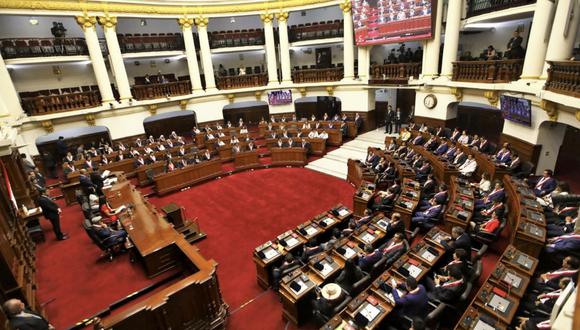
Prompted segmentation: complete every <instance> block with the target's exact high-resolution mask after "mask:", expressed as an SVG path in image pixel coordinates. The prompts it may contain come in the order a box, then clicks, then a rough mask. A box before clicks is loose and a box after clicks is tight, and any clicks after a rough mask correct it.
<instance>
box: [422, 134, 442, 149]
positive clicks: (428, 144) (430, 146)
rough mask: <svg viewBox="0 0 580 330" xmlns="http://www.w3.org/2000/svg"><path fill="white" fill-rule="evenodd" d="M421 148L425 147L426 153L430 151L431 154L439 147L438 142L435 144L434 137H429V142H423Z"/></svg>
mask: <svg viewBox="0 0 580 330" xmlns="http://www.w3.org/2000/svg"><path fill="white" fill-rule="evenodd" d="M423 147H425V149H427V150H428V151H431V152H433V151H435V149H437V147H439V142H437V139H436V138H435V135H431V137H430V138H429V140H427V142H425V144H423Z"/></svg>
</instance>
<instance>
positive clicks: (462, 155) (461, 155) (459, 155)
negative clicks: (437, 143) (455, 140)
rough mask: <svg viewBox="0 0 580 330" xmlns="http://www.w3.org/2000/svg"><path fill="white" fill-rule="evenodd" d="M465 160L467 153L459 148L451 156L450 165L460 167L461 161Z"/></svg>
mask: <svg viewBox="0 0 580 330" xmlns="http://www.w3.org/2000/svg"><path fill="white" fill-rule="evenodd" d="M466 160H467V155H466V154H465V152H463V150H461V149H458V153H457V154H456V155H455V157H454V158H453V161H452V162H451V165H453V166H455V167H460V166H461V165H463V163H465V161H466Z"/></svg>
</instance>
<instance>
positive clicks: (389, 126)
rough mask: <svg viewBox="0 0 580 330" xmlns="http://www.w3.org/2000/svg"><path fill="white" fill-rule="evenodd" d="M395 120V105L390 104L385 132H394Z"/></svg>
mask: <svg viewBox="0 0 580 330" xmlns="http://www.w3.org/2000/svg"><path fill="white" fill-rule="evenodd" d="M393 120H395V112H394V111H393V107H392V106H390V105H389V110H387V114H386V116H385V133H387V134H391V133H393Z"/></svg>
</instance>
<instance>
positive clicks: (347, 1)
mask: <svg viewBox="0 0 580 330" xmlns="http://www.w3.org/2000/svg"><path fill="white" fill-rule="evenodd" d="M339 7H340V9H341V10H342V12H343V13H350V11H351V10H352V3H351V2H350V0H344V1H343V2H342V3H340V4H339Z"/></svg>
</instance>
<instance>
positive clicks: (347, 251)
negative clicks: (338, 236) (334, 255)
mask: <svg viewBox="0 0 580 330" xmlns="http://www.w3.org/2000/svg"><path fill="white" fill-rule="evenodd" d="M355 254H356V252H354V250H353V249H351V248H349V247H348V246H346V247H345V249H344V257H345V258H347V259H350V258H351V257H352V256H354V255H355Z"/></svg>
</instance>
